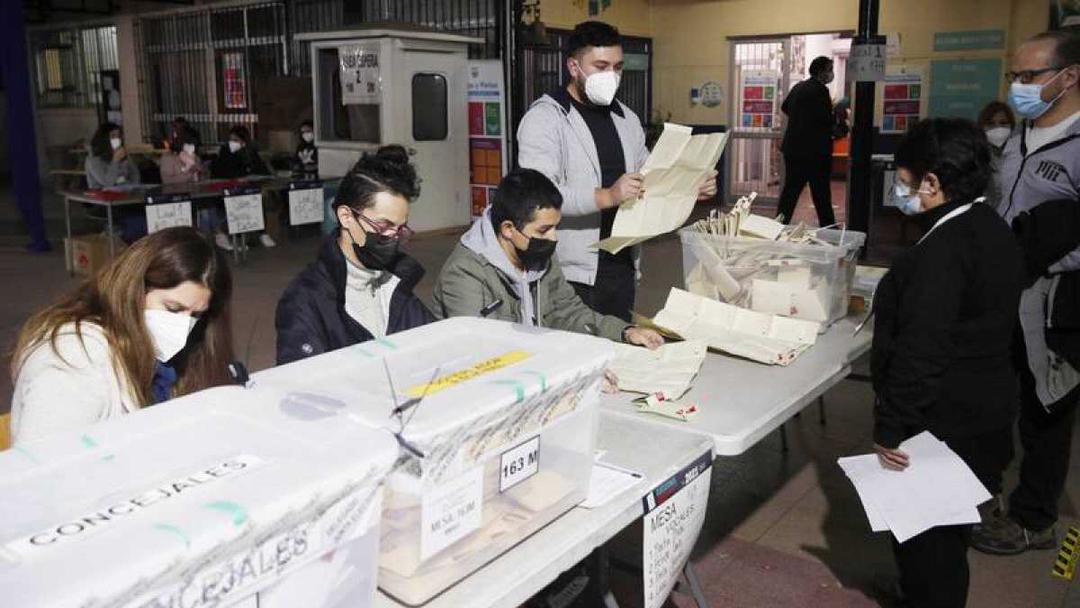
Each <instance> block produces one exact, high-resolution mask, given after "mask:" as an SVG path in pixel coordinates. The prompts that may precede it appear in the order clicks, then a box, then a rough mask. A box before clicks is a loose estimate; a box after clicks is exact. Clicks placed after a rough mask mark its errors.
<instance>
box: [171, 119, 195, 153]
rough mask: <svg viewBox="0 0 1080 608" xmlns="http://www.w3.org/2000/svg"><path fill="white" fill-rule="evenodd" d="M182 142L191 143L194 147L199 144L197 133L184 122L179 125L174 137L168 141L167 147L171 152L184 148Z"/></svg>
mask: <svg viewBox="0 0 1080 608" xmlns="http://www.w3.org/2000/svg"><path fill="white" fill-rule="evenodd" d="M184 144H191V145H193V146H196V147H198V145H199V134H198V133H196V132H195V129H192V128H191V127H189V126H187V125H186V124H183V125H180V129H179V130H178V131H177V132H176V137H174V138H173V140H172V141H170V142H169V149H170V150H172V151H173V152H179V151H181V150H183V149H184Z"/></svg>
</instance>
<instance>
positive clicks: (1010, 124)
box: [978, 101, 1016, 209]
mask: <svg viewBox="0 0 1080 608" xmlns="http://www.w3.org/2000/svg"><path fill="white" fill-rule="evenodd" d="M978 125H979V128H980V129H982V130H983V132H984V133H986V139H987V141H989V142H990V150H991V152H993V157H992V158H991V160H992V161H993V170H994V174H995V175H997V173H998V172H999V171H1000V170H1001V152H1002V150H1004V149H1005V142H1006V141H1008V140H1009V136H1011V135H1012V132H1013V129H1015V128H1016V117H1015V116H1013V111H1012V108H1010V107H1009V104H1006V103H1002V102H1000V101H991V102H990V103H988V104H986V106H985V107H983V109H982V111H981V112H979V120H978ZM986 202H987V204H989V205H990V206H991V207H993V208H995V209H997V208H998V206H999V203H1000V202H1001V182H1000V180H998V179H996V178H995V179H991V180H990V185H989V186H987V189H986Z"/></svg>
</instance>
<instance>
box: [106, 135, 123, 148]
mask: <svg viewBox="0 0 1080 608" xmlns="http://www.w3.org/2000/svg"><path fill="white" fill-rule="evenodd" d="M109 145H110V146H112V149H113V150H118V149H120V146H122V145H124V142H123V140H121V139H120V138H119V137H111V138H109Z"/></svg>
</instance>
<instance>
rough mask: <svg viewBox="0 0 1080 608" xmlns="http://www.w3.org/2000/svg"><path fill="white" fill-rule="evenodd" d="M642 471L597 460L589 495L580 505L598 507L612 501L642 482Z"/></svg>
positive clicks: (588, 507) (591, 478)
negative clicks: (629, 469) (630, 469)
mask: <svg viewBox="0 0 1080 608" xmlns="http://www.w3.org/2000/svg"><path fill="white" fill-rule="evenodd" d="M641 479H642V476H641V473H638V472H636V471H628V470H626V469H621V468H618V467H615V466H613V465H609V464H605V463H603V462H597V463H596V464H594V465H593V468H592V477H590V479H589V495H588V496H586V497H585V500H584V502H582V503H581V504H580V505H578V506H580V507H581V508H583V509H596V508H598V507H602V506H604V505H606V504H607V503H609V502H611V500H612V499H613V498H615V497H616V496H618V495H620V494H622V493H623V492H625V491H627V490H629V489H630V488H632V487H634V486H636V485H638V484H639V483H641Z"/></svg>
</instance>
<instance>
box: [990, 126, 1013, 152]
mask: <svg viewBox="0 0 1080 608" xmlns="http://www.w3.org/2000/svg"><path fill="white" fill-rule="evenodd" d="M1009 135H1012V129H1010V128H1009V127H993V128H990V129H987V130H986V139H987V141H989V142H990V145H991V146H994V147H995V148H1000V147H1001V146H1004V145H1005V142H1006V141H1008V140H1009Z"/></svg>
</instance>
